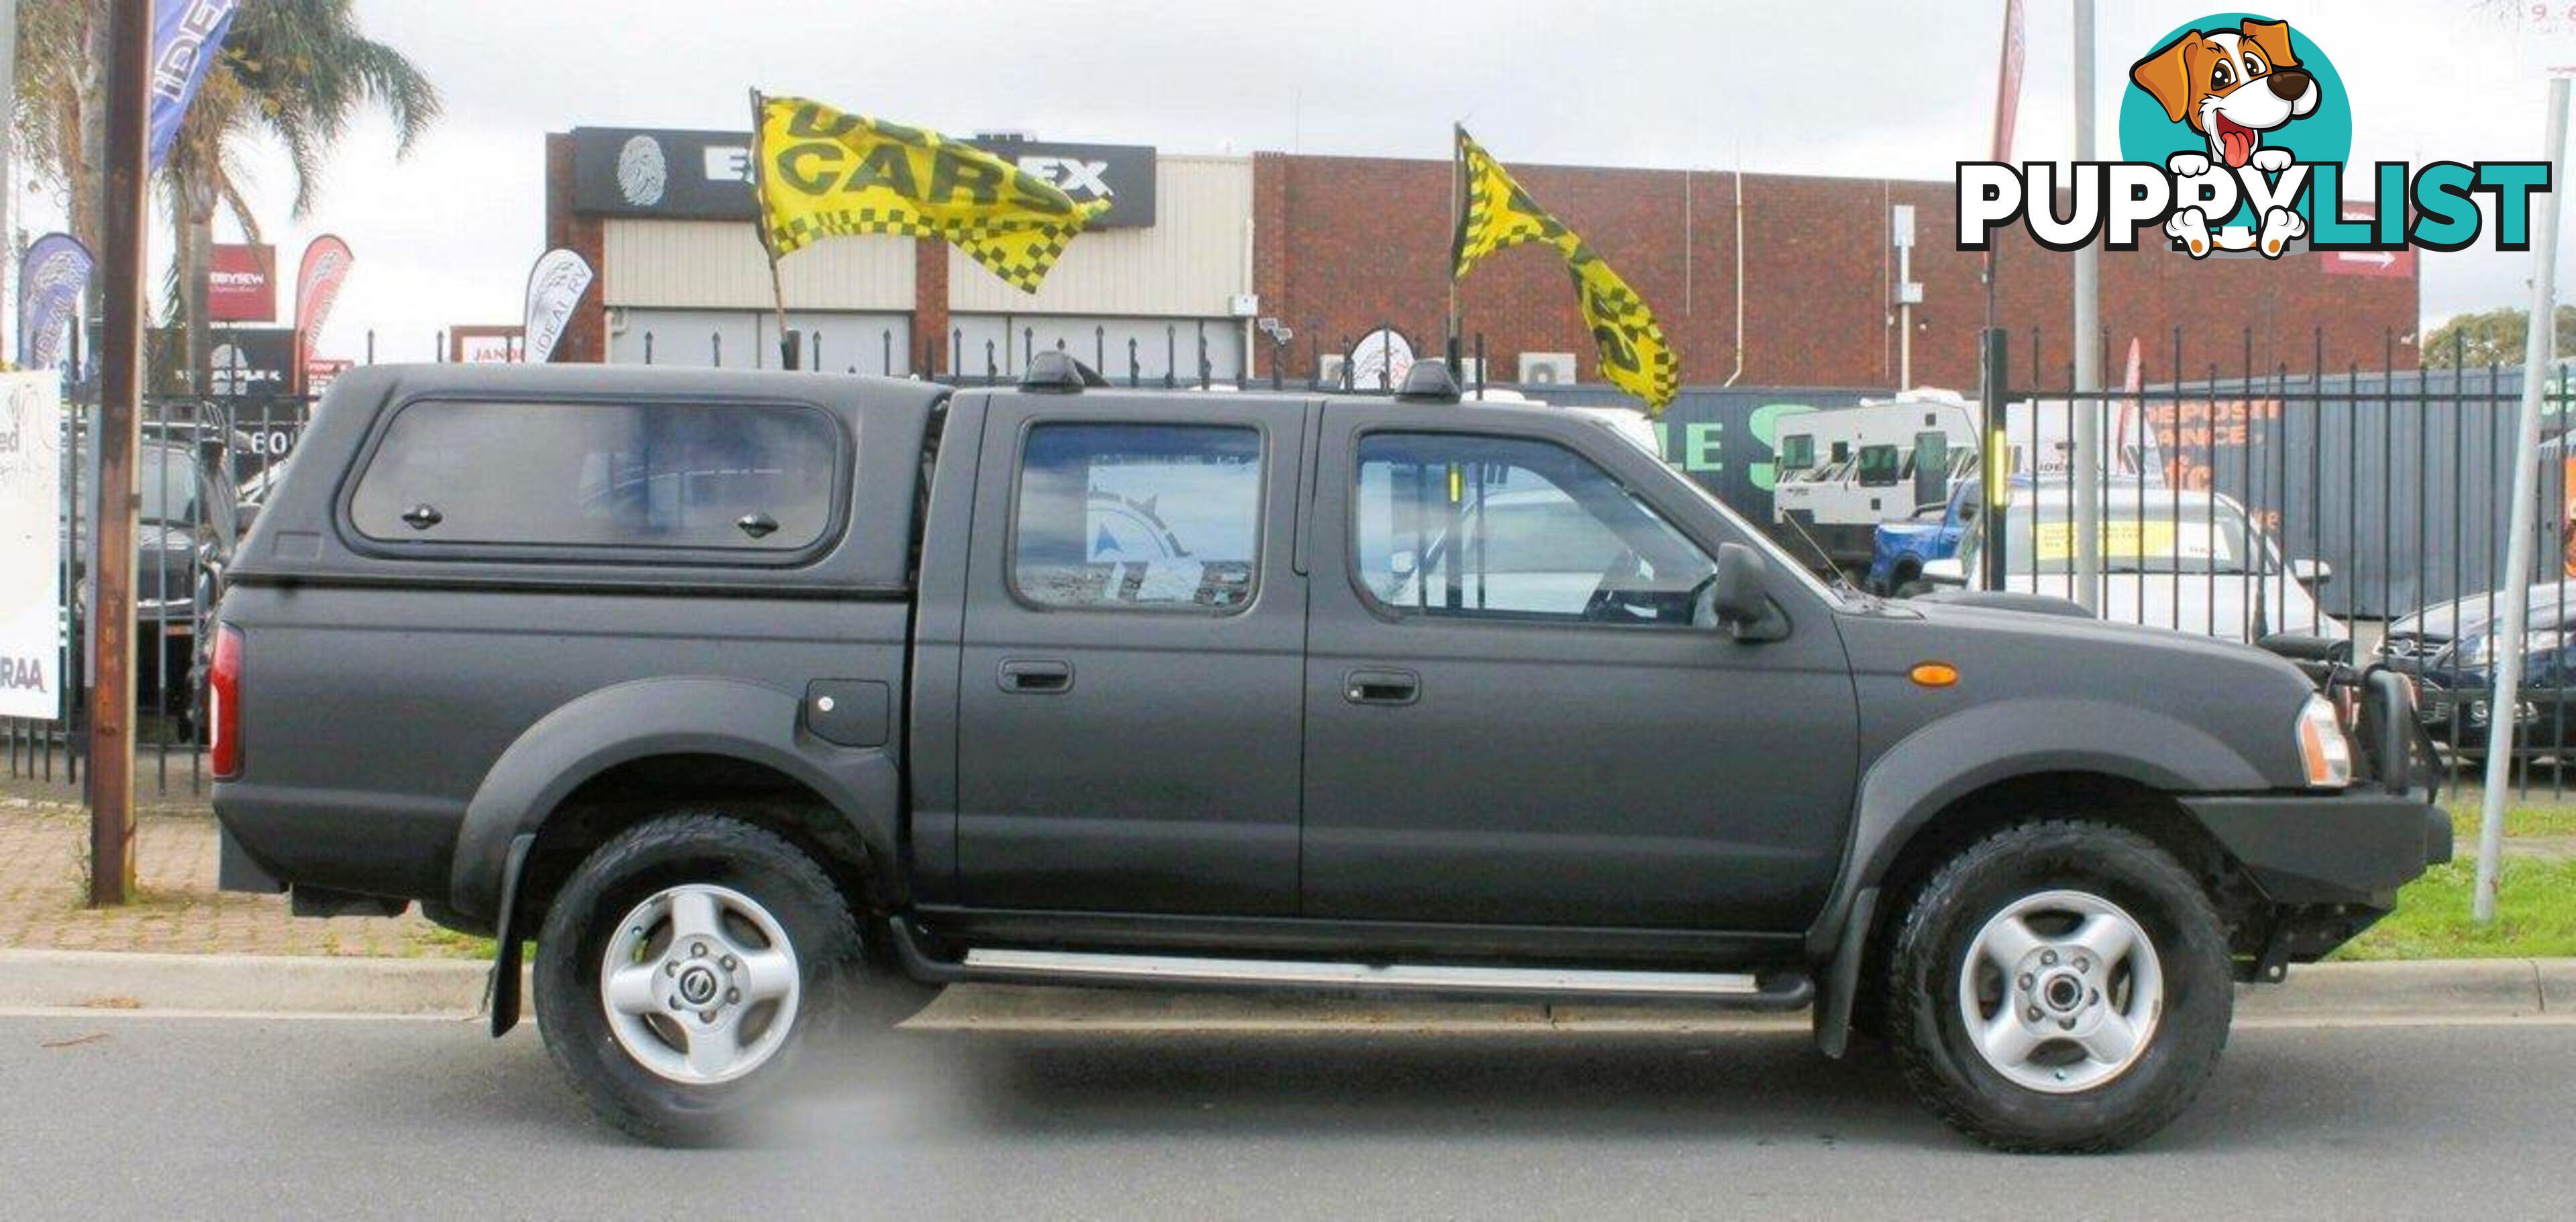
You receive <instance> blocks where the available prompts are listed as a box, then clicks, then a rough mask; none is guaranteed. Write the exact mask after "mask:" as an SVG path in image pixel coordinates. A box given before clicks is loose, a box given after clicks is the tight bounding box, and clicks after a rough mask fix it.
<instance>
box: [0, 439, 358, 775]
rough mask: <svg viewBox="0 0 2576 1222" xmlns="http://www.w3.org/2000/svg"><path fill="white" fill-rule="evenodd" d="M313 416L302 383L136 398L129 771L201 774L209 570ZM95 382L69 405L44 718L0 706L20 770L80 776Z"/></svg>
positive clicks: (224, 560)
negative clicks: (280, 388)
mask: <svg viewBox="0 0 2576 1222" xmlns="http://www.w3.org/2000/svg"><path fill="white" fill-rule="evenodd" d="M311 416H312V401H311V400H310V399H308V398H306V397H303V396H291V395H276V396H268V395H263V396H236V397H221V398H195V397H165V396H154V397H151V398H148V399H146V400H145V401H144V405H143V417H142V421H141V427H140V431H141V435H142V436H141V440H142V445H141V448H140V449H139V450H138V451H137V453H136V463H135V485H136V493H137V495H138V498H139V500H140V505H139V517H140V523H139V525H140V529H139V530H138V531H137V532H136V540H137V545H136V555H135V568H134V601H135V632H134V641H135V657H134V661H133V665H134V679H135V714H136V716H135V751H136V756H137V759H136V770H137V772H136V775H137V780H138V784H142V783H148V784H151V785H153V786H154V787H156V788H157V789H158V790H160V791H162V792H168V791H170V790H171V789H173V788H186V789H191V790H193V789H196V788H198V787H200V786H201V785H202V784H203V783H204V780H205V775H204V763H203V760H204V757H203V754H202V752H203V749H204V746H205V729H206V727H205V724H204V723H205V719H204V716H203V710H204V708H205V679H204V667H203V666H202V665H200V662H201V660H202V656H203V655H202V647H203V646H204V645H205V644H206V638H205V632H206V629H207V627H208V625H209V623H210V620H211V617H212V614H213V609H214V599H215V597H216V595H217V593H218V590H217V588H216V587H217V583H218V582H219V580H220V575H221V573H222V570H223V566H225V565H226V564H228V563H229V562H230V559H231V556H232V551H233V548H234V546H235V544H236V543H237V542H238V534H239V529H240V525H241V521H240V515H239V510H238V508H237V507H238V506H239V505H242V504H245V503H249V504H257V503H259V501H261V500H262V499H264V498H265V496H266V493H267V490H268V487H269V486H270V485H271V484H273V483H274V481H275V478H276V473H277V471H278V470H279V468H280V464H282V463H283V462H285V461H286V459H287V457H288V456H289V455H291V454H293V453H294V449H295V443H296V441H297V439H298V438H300V437H301V436H302V435H303V432H304V427H305V425H306V423H307V422H308V421H309V420H310V419H311ZM96 438H97V403H96V399H95V397H94V395H88V396H81V397H80V398H79V400H78V401H75V402H72V403H68V404H66V405H65V411H64V416H63V436H62V451H61V452H62V456H63V470H62V497H61V502H60V505H59V508H58V511H57V515H58V516H57V521H58V522H59V524H60V525H59V528H58V535H57V537H58V539H59V552H58V554H57V557H56V563H57V565H58V566H59V568H58V577H59V580H60V581H61V583H62V586H61V588H62V590H63V604H64V614H63V631H62V634H61V638H60V640H59V642H58V648H57V653H56V657H55V660H54V663H55V667H56V669H55V672H54V673H55V674H57V675H59V676H60V677H61V682H60V683H59V684H58V685H57V686H58V690H59V692H60V707H59V708H58V709H57V710H56V713H55V716H54V717H53V718H52V719H51V720H43V721H40V720H34V719H26V718H0V754H4V755H5V756H6V758H7V760H8V773H9V775H10V777H12V778H13V779H15V778H35V779H40V780H46V781H55V780H60V781H63V782H67V783H73V784H78V783H81V781H82V778H83V774H84V772H85V771H86V770H85V768H84V766H83V765H84V763H85V760H84V756H85V754H86V753H87V751H88V747H89V743H88V734H89V726H88V720H87V714H88V708H89V698H88V697H89V684H90V681H91V678H92V676H93V675H94V673H95V670H96V659H94V658H92V657H90V656H89V649H88V646H87V645H86V644H85V642H87V641H88V639H89V634H88V631H87V628H88V625H87V623H86V622H85V618H84V617H85V614H86V611H87V608H88V606H89V604H90V601H91V600H90V598H89V588H90V587H89V574H88V558H87V556H86V554H85V553H86V542H87V540H88V538H89V536H90V531H91V529H92V518H91V514H92V512H93V509H92V506H91V505H90V498H91V495H92V493H91V489H92V486H93V481H94V480H95V479H96V478H97V472H98V448H97V442H96Z"/></svg>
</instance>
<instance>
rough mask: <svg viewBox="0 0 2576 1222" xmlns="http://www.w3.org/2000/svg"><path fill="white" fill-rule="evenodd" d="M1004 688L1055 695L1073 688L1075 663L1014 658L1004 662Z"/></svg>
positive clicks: (1012, 690)
mask: <svg viewBox="0 0 2576 1222" xmlns="http://www.w3.org/2000/svg"><path fill="white" fill-rule="evenodd" d="M1001 682H1002V690H1003V691H1006V692H1027V693H1031V694H1035V695H1054V694H1055V693H1057V692H1067V691H1071V690H1073V663H1071V662H1058V661H1054V660H1052V659H1046V658H1012V659H1009V660H1007V661H1005V662H1003V663H1002V673H1001Z"/></svg>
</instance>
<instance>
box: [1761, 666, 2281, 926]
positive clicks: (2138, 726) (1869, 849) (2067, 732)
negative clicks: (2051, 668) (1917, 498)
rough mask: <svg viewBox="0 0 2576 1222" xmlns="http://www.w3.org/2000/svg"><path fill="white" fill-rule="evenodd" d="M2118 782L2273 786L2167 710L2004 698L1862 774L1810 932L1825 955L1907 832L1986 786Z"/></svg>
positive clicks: (1933, 728) (1900, 747) (2168, 787)
mask: <svg viewBox="0 0 2576 1222" xmlns="http://www.w3.org/2000/svg"><path fill="white" fill-rule="evenodd" d="M2065 772H2084V773H2095V774H2099V775H2103V776H2111V777H2117V778H2119V779H2121V780H2124V781H2131V782H2134V783H2136V784H2139V785H2142V786H2145V787H2146V788H2149V789H2155V790H2161V791H2163V792H2167V793H2192V792H2203V793H2206V792H2228V791H2237V792H2242V791H2248V790H2259V789H2266V788H2270V787H2271V784H2272V782H2271V780H2270V779H2269V778H2267V777H2265V776H2264V775H2263V770H2262V769H2261V768H2259V767H2257V766H2256V765H2255V764H2254V762H2253V761H2251V760H2249V759H2247V758H2246V757H2245V755H2244V753H2243V752H2240V751H2238V750H2237V749H2235V748H2234V747H2231V746H2229V745H2228V744H2226V743H2225V742H2223V741H2221V740H2219V739H2218V738H2216V737H2214V736H2212V735H2211V734H2210V733H2209V732H2207V731H2205V730H2202V729H2200V728H2199V727H2197V726H2193V725H2191V724H2189V723H2187V722H2184V721H2181V720H2179V719H2177V718H2175V717H2173V716H2170V715H2168V714H2165V713H2160V712H2156V711H2154V710H2151V709H2142V708H2137V707H2134V706H2130V705H2123V704H2117V703H2114V702H2112V701H2108V700H2100V699H2089V698H2050V699H2032V700H2008V701H2001V702H1997V703H1993V704H1983V705H1978V706H1976V707H1973V708H1969V709H1963V710H1961V711H1959V712H1957V713H1954V714H1951V715H1950V716H1947V717H1943V718H1941V719H1939V720H1937V721H1934V722H1932V723H1930V724H1928V725H1925V726H1924V727H1922V728H1921V729H1918V730H1916V731H1915V732H1914V733H1912V734H1909V735H1907V736H1906V737H1905V738H1904V739H1903V740H1902V741H1900V742H1898V743H1897V744H1896V745H1895V746H1893V747H1890V748H1889V749H1888V750H1887V751H1886V752H1885V753H1883V754H1881V755H1880V756H1879V757H1878V760H1877V761H1876V762H1875V763H1873V764H1871V765H1870V767H1869V771H1868V772H1867V773H1866V774H1864V775H1863V776H1862V777H1861V782H1860V791H1859V794H1858V797H1857V798H1856V800H1855V803H1854V809H1853V812H1852V832H1851V840H1850V843H1849V846H1848V847H1847V848H1846V849H1845V851H1844V856H1843V871H1842V877H1841V878H1840V879H1839V880H1838V881H1837V882H1836V884H1835V887H1834V892H1833V896H1832V898H1831V899H1830V900H1828V901H1827V903H1826V906H1825V910H1824V912H1823V913H1822V914H1820V915H1819V917H1818V919H1817V921H1816V923H1815V925H1814V926H1813V927H1811V928H1810V930H1809V932H1808V951H1809V953H1810V955H1811V956H1812V957H1815V958H1818V959H1822V958H1824V957H1826V956H1829V955H1831V954H1832V953H1833V950H1834V947H1835V944H1836V943H1837V942H1839V941H1840V940H1841V938H1842V937H1843V935H1844V923H1845V922H1844V917H1845V916H1846V914H1847V913H1848V912H1849V910H1850V907H1851V901H1852V897H1853V896H1855V895H1858V894H1859V893H1860V892H1861V891H1862V890H1864V889H1866V888H1870V887H1875V886H1877V885H1878V884H1879V882H1880V881H1881V880H1883V879H1884V878H1885V877H1886V874H1887V871H1888V868H1889V867H1890V866H1891V865H1893V864H1894V863H1895V861H1896V855H1897V853H1898V852H1899V851H1900V850H1902V849H1903V848H1904V846H1905V842H1906V841H1907V840H1908V839H1910V838H1911V837H1912V836H1913V835H1914V833H1915V832H1917V831H1919V830H1921V829H1922V827H1923V826H1924V825H1925V824H1927V823H1929V822H1930V821H1931V820H1932V818H1933V817H1934V816H1935V815H1937V814H1939V813H1940V812H1941V811H1942V810H1943V809H1944V808H1946V807H1948V806H1949V805H1950V804H1951V803H1952V802H1955V801H1957V800H1959V799H1960V798H1962V797H1965V796H1967V795H1968V794H1971V793H1974V792H1976V791H1977V790H1979V789H1983V788H1985V787H1986V786H1988V785H1992V784H1996V783H1998V782H2001V781H2008V780H2011V779H2013V778H2015V777H2023V776H2034V775H2039V774H2044V773H2065Z"/></svg>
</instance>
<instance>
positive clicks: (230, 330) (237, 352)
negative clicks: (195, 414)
mask: <svg viewBox="0 0 2576 1222" xmlns="http://www.w3.org/2000/svg"><path fill="white" fill-rule="evenodd" d="M214 344H215V351H214V366H215V379H214V392H215V393H216V394H218V395H282V394H287V393H289V392H291V391H293V390H294V389H295V374H296V351H295V329H294V328H292V327H221V328H218V329H216V331H215V333H214Z"/></svg>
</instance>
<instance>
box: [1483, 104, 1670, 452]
mask: <svg viewBox="0 0 2576 1222" xmlns="http://www.w3.org/2000/svg"><path fill="white" fill-rule="evenodd" d="M1458 164H1459V176H1460V186H1461V189H1460V191H1459V197H1458V236H1457V240H1456V241H1455V243H1454V244H1453V245H1452V246H1451V248H1450V268H1451V271H1450V274H1451V275H1452V276H1453V277H1454V278H1457V279H1461V280H1463V279H1465V278H1466V276H1467V273H1468V271H1469V270H1471V269H1473V268H1474V267H1475V266H1476V264H1477V263H1478V262H1479V261H1480V260H1482V259H1483V258H1484V257H1485V256H1487V255H1490V254H1492V253H1494V252H1495V251H1498V250H1509V249H1511V248H1512V247H1514V246H1518V245H1521V244H1522V243H1524V242H1541V243H1545V244H1546V245H1549V246H1553V247H1555V248H1556V251H1557V253H1558V254H1560V255H1563V256H1564V257H1565V264H1566V270H1568V271H1569V272H1571V273H1572V274H1573V276H1574V292H1575V302H1576V304H1577V305H1578V306H1579V307H1581V309H1582V311H1583V322H1584V325H1585V326H1586V327H1589V328H1590V329H1591V331H1592V343H1593V346H1594V348H1595V349H1597V350H1598V352H1599V354H1600V358H1601V376H1602V377H1603V378H1604V379H1606V380H1608V381H1609V383H1610V384H1611V385H1613V386H1616V387H1618V388H1619V389H1621V390H1624V391H1627V392H1628V393H1629V394H1632V395H1635V396H1637V397H1638V398H1640V399H1643V400H1645V401H1646V405H1647V406H1648V407H1650V408H1653V409H1655V410H1656V411H1659V412H1660V411H1662V410H1663V408H1664V405H1665V404H1668V403H1671V402H1672V401H1673V396H1674V395H1675V394H1676V393H1679V391H1680V390H1681V361H1680V358H1679V357H1677V356H1675V355H1674V353H1673V347H1672V345H1671V344H1670V343H1667V342H1666V341H1665V339H1664V329H1663V327H1662V326H1661V325H1660V324H1658V323H1656V322H1655V313H1654V311H1653V310H1650V309H1648V308H1646V301H1645V299H1644V298H1642V297H1639V296H1638V295H1637V290H1635V289H1633V288H1630V287H1628V282H1627V281H1626V280H1623V279H1621V278H1620V277H1619V273H1617V272H1615V271H1612V270H1610V265H1609V264H1608V263H1606V262H1603V261H1602V258H1601V256H1600V255H1599V254H1597V253H1595V252H1594V251H1593V249H1592V248H1591V247H1590V246H1589V245H1586V244H1585V243H1584V241H1583V238H1582V237H1581V236H1580V235H1578V234H1576V233H1575V232H1574V231H1573V230H1571V229H1568V228H1566V227H1565V224H1564V222H1562V221H1559V220H1557V219H1556V218H1555V217H1554V216H1551V215H1549V213H1548V211H1547V209H1545V208H1542V207H1539V206H1538V202H1537V201H1536V200H1533V199H1531V198H1530V195H1529V192H1527V191H1525V190H1522V189H1521V185H1520V183H1519V182H1517V181H1515V180H1514V179H1513V178H1512V175H1511V171H1509V170H1506V169H1504V168H1503V163H1501V162H1499V161H1496V160H1494V157H1493V154H1491V153H1488V152H1486V151H1485V148H1484V146H1483V145H1480V144H1478V143H1476V141H1475V140H1474V139H1473V138H1471V137H1469V136H1468V135H1467V129H1466V128H1464V127H1461V128H1459V129H1458Z"/></svg>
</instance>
